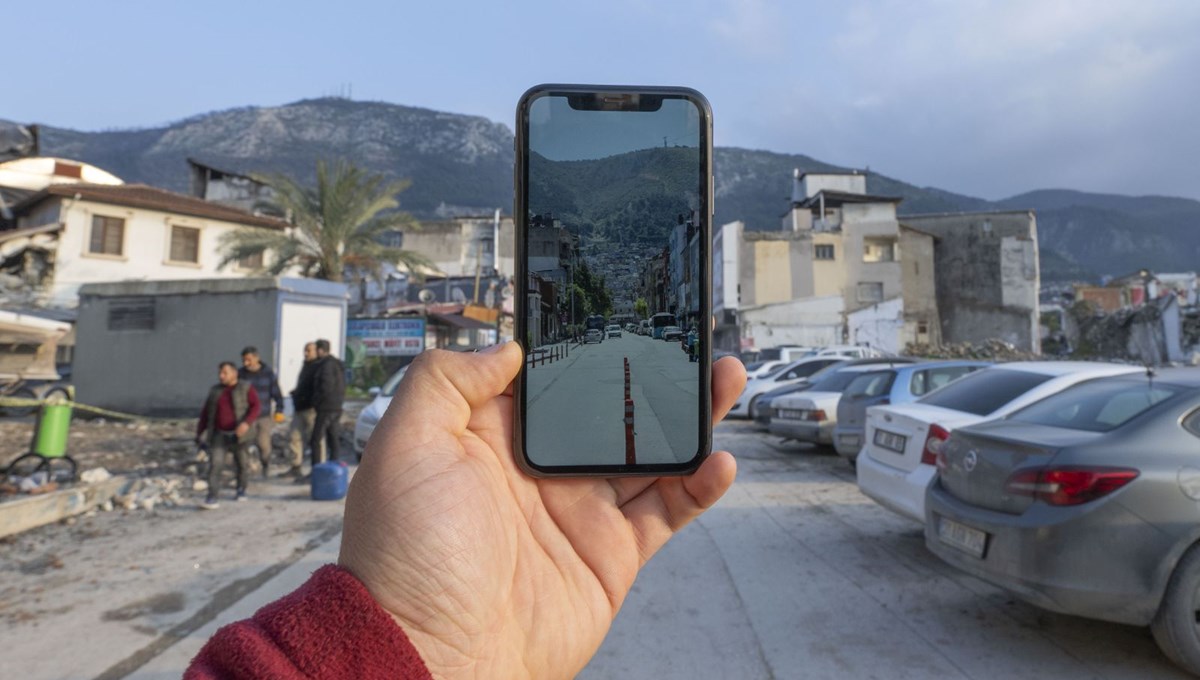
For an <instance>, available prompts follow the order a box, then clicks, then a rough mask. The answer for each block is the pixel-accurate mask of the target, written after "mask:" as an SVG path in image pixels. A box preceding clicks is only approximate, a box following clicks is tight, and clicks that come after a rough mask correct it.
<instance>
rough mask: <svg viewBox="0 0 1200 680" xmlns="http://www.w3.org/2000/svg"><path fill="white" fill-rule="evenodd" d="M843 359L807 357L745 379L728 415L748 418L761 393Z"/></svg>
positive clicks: (795, 380)
mask: <svg viewBox="0 0 1200 680" xmlns="http://www.w3.org/2000/svg"><path fill="white" fill-rule="evenodd" d="M844 361H845V360H844V359H839V358H837V357H807V358H805V359H801V360H799V361H794V362H792V363H790V364H782V365H781V366H780V367H779V370H777V371H772V372H769V373H768V374H767V375H766V376H765V377H762V378H752V379H750V380H747V381H746V387H745V388H744V389H742V394H741V396H739V397H738V399H737V401H735V402H734V403H733V408H732V409H730V411H729V415H731V416H734V417H746V418H748V417H750V409H751V408H752V407H753V405H754V403H755V402H756V401H758V399H759V398H760V397H761V396H762V395H763V394H766V393H767V392H770V391H771V390H773V389H775V388H778V387H783V386H784V385H791V384H793V383H797V382H800V381H806V380H808V379H809V377H811V376H812V375H813V374H814V373H816V372H818V371H820V370H821V369H824V368H828V367H829V366H832V365H834V364H840V363H844Z"/></svg>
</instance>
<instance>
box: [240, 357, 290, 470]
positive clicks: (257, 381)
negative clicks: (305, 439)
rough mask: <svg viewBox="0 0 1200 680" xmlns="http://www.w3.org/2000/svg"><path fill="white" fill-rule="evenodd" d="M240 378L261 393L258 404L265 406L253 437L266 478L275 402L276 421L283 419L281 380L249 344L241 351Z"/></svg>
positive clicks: (253, 428) (254, 427)
mask: <svg viewBox="0 0 1200 680" xmlns="http://www.w3.org/2000/svg"><path fill="white" fill-rule="evenodd" d="M238 380H240V381H245V382H247V383H250V386H251V387H253V388H254V391H255V392H257V393H258V403H259V404H261V405H262V411H263V412H262V415H263V417H262V418H259V419H258V420H256V421H254V426H253V427H252V428H251V430H253V431H252V432H251V433H250V439H251V440H252V441H254V442H255V445H256V446H257V447H258V459H259V462H261V463H262V476H263V478H264V479H265V478H266V477H267V472H268V468H269V467H270V464H271V431H272V430H273V429H274V426H273V424H272V422H271V404H272V403H274V404H275V415H274V420H275V422H277V423H282V422H283V392H281V391H280V390H279V380H278V378H277V377H276V376H275V371H273V370H271V367H270V366H268V365H267V364H265V363H263V360H262V357H260V356H259V354H258V348H257V347H247V348H245V349H243V350H242V367H241V368H239V369H238Z"/></svg>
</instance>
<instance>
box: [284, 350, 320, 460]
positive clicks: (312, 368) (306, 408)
mask: <svg viewBox="0 0 1200 680" xmlns="http://www.w3.org/2000/svg"><path fill="white" fill-rule="evenodd" d="M316 371H317V343H315V342H308V343H305V344H304V365H303V366H301V367H300V377H298V378H296V389H294V390H292V425H291V427H289V428H288V449H289V452H290V453H291V462H292V467H291V469H290V470H288V475H290V476H292V477H296V478H297V479H299V478H301V475H302V466H303V465H304V446H305V445H306V444H307V443H308V441H309V440H310V439H312V431H313V421H315V420H316V418H317V411H316V409H314V408H313V377H314V376H315V375H316Z"/></svg>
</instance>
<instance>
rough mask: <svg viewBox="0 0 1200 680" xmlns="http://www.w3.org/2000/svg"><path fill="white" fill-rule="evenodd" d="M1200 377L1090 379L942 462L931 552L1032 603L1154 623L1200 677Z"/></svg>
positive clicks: (971, 438)
mask: <svg viewBox="0 0 1200 680" xmlns="http://www.w3.org/2000/svg"><path fill="white" fill-rule="evenodd" d="M1198 451H1200V370H1196V369H1191V368H1188V369H1167V370H1164V371H1162V372H1161V373H1160V374H1158V375H1153V374H1149V373H1142V374H1141V375H1138V374H1133V375H1123V376H1116V377H1110V378H1100V379H1096V380H1090V381H1087V382H1083V383H1080V384H1078V385H1074V386H1072V387H1069V388H1067V389H1065V390H1063V391H1062V392H1060V393H1058V394H1055V395H1052V396H1050V397H1047V398H1046V399H1043V400H1042V401H1039V402H1037V403H1035V404H1032V405H1030V406H1027V407H1025V408H1024V409H1021V410H1020V411H1017V412H1015V413H1013V414H1011V415H1010V416H1008V417H1007V418H1005V419H1003V420H997V421H993V422H990V423H983V424H980V425H973V426H970V427H966V428H961V429H959V430H957V431H955V432H954V433H953V434H952V435H951V436H950V439H949V440H948V441H947V442H946V445H945V447H944V448H943V449H942V452H941V453H939V454H938V469H939V476H938V479H937V480H936V481H935V482H934V484H933V485H932V486H931V487H930V489H929V498H928V500H927V509H926V524H925V543H926V545H927V546H928V547H929V549H930V550H932V551H933V552H934V553H935V554H936V555H938V556H939V557H941V558H942V559H943V560H945V561H946V562H948V563H950V564H951V565H953V566H955V567H958V568H959V569H962V570H963V571H965V572H967V573H969V574H972V575H974V576H976V577H978V578H981V579H983V580H985V581H988V582H990V583H993V584H995V585H998V586H1000V587H1002V588H1004V589H1006V590H1008V591H1009V592H1011V593H1013V594H1014V595H1015V596H1016V597H1018V598H1020V599H1022V600H1025V601H1026V602H1029V603H1031V604H1034V605H1036V606H1039V607H1042V608H1044V609H1049V610H1051V611H1056V612H1062V613H1065V614H1071V615H1074V616H1083V617H1088V618H1094V619H1101V620H1105V621H1115V622H1117V623H1125V624H1132V625H1138V626H1145V625H1149V626H1150V628H1151V630H1152V631H1153V633H1154V639H1155V640H1156V641H1157V642H1158V645H1159V647H1160V648H1161V649H1162V651H1163V652H1164V653H1165V654H1166V655H1167V657H1168V658H1170V659H1171V660H1172V661H1174V662H1175V663H1177V664H1179V665H1180V666H1182V667H1184V668H1185V669H1187V670H1188V671H1190V672H1191V673H1193V674H1200V630H1198V629H1197V613H1198V612H1200V541H1198V538H1200V503H1198V502H1197V501H1200V467H1198V466H1197V464H1196V459H1197V452H1198Z"/></svg>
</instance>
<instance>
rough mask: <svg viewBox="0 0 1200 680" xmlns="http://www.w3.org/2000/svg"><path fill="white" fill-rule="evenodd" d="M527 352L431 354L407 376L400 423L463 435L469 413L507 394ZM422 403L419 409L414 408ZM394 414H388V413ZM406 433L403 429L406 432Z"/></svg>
mask: <svg viewBox="0 0 1200 680" xmlns="http://www.w3.org/2000/svg"><path fill="white" fill-rule="evenodd" d="M523 356H524V354H523V352H522V351H521V348H520V346H519V345H518V344H517V343H516V342H506V343H504V344H502V345H496V346H494V347H489V348H488V349H486V350H484V351H483V352H479V353H474V354H468V353H464V352H448V351H445V350H438V349H435V350H429V351H427V352H424V353H423V354H421V355H420V356H419V357H417V359H416V361H414V362H413V364H412V367H411V368H409V370H408V373H406V374H405V376H404V380H403V382H402V383H401V386H400V390H399V395H398V396H399V397H400V399H398V401H399V402H400V403H401V404H402V405H403V406H402V408H401V409H400V413H399V418H400V419H401V420H402V421H407V422H406V426H407V427H406V428H405V429H406V430H407V431H409V432H412V431H427V430H428V428H431V427H432V428H434V429H437V430H441V431H448V432H453V433H456V434H461V433H462V432H463V431H465V430H466V428H467V423H468V422H469V421H470V419H471V409H472V408H475V407H477V406H480V405H481V404H484V403H486V402H488V401H490V400H492V399H495V398H496V397H498V396H500V395H502V394H504V392H505V391H506V390H507V389H508V386H509V384H510V383H512V381H513V379H514V378H516V377H517V373H518V371H520V370H521V363H522V361H523ZM418 404H420V407H419V408H414V407H416V406H417V405H418ZM389 410H390V409H389ZM402 431H405V430H402Z"/></svg>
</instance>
